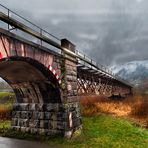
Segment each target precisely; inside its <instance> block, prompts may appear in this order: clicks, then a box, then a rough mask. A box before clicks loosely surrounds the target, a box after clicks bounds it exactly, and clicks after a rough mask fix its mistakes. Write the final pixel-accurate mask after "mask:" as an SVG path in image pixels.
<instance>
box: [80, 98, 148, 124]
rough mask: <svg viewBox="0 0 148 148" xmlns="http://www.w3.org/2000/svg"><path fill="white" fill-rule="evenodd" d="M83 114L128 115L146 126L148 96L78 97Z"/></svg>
mask: <svg viewBox="0 0 148 148" xmlns="http://www.w3.org/2000/svg"><path fill="white" fill-rule="evenodd" d="M80 103H81V111H82V114H83V115H89V116H90V115H96V114H100V113H107V114H112V115H115V116H119V117H128V118H130V119H132V120H136V121H137V122H138V123H142V124H144V125H145V126H148V96H140V95H137V96H133V97H128V98H125V99H118V100H117V99H116V100H115V99H108V98H107V97H102V96H85V97H81V98H80Z"/></svg>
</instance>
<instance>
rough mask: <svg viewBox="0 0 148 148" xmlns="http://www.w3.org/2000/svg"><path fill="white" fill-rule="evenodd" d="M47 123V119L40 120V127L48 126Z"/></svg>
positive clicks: (45, 127)
mask: <svg viewBox="0 0 148 148" xmlns="http://www.w3.org/2000/svg"><path fill="white" fill-rule="evenodd" d="M48 124H49V121H48V120H40V128H43V129H48V127H49V126H48Z"/></svg>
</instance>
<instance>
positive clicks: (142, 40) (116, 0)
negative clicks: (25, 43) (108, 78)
mask: <svg viewBox="0 0 148 148" xmlns="http://www.w3.org/2000/svg"><path fill="white" fill-rule="evenodd" d="M0 3H1V4H3V5H5V6H7V7H9V8H10V9H12V10H14V11H16V12H17V13H19V14H21V15H23V16H24V17H26V18H28V19H30V20H31V21H33V22H35V23H36V24H38V25H40V26H41V27H43V28H45V29H46V30H48V31H49V32H50V33H53V34H54V35H55V36H57V37H58V38H67V39H69V40H70V41H72V42H73V43H74V44H76V46H77V49H78V50H82V51H83V52H85V53H87V54H88V55H90V56H91V57H92V58H93V59H95V60H96V61H97V62H98V63H101V64H104V65H107V66H111V65H116V64H122V63H125V62H129V61H133V60H145V59H148V0H0Z"/></svg>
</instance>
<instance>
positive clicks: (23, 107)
mask: <svg viewBox="0 0 148 148" xmlns="http://www.w3.org/2000/svg"><path fill="white" fill-rule="evenodd" d="M19 110H20V111H28V110H29V104H28V103H22V104H20V105H19Z"/></svg>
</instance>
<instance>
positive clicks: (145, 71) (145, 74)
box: [111, 60, 148, 85]
mask: <svg viewBox="0 0 148 148" xmlns="http://www.w3.org/2000/svg"><path fill="white" fill-rule="evenodd" d="M111 70H112V71H113V72H114V73H115V74H117V75H119V76H120V77H121V78H123V79H125V80H127V81H129V82H131V83H132V84H136V85H138V84H140V83H141V82H142V81H143V80H145V79H148V60H144V61H132V62H127V63H125V64H122V65H116V66H113V67H112V68H111Z"/></svg>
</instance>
